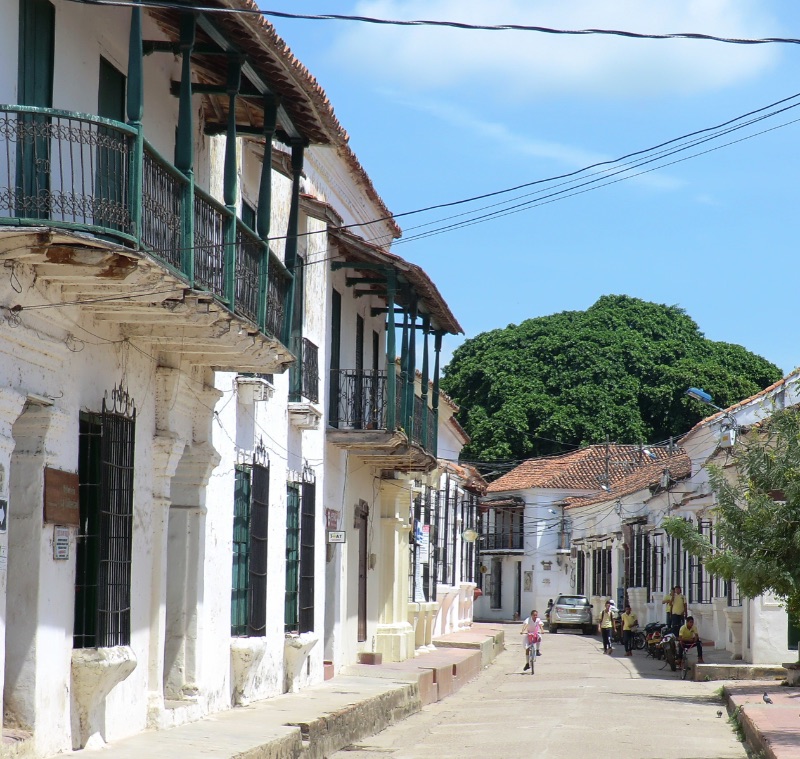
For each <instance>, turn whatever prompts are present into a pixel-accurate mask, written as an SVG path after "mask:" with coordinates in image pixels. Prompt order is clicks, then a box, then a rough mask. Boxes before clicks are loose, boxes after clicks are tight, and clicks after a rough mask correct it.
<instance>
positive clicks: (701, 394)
mask: <svg viewBox="0 0 800 759" xmlns="http://www.w3.org/2000/svg"><path fill="white" fill-rule="evenodd" d="M686 395H688V396H689V397H690V398H694V400H696V401H700V403H705V404H706V405H707V406H711V407H712V408H715V409H716V410H717V411H724V410H725V409H724V408H720V407H719V406H717V404H716V403H714V399H713V398H712V397H711V395H710V394H709V393H707V392H706V391H705V390H703V389H702V388H699V387H690V388H689V389H688V390H687V391H686Z"/></svg>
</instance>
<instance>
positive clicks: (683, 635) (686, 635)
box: [678, 617, 704, 664]
mask: <svg viewBox="0 0 800 759" xmlns="http://www.w3.org/2000/svg"><path fill="white" fill-rule="evenodd" d="M678 640H679V641H680V642H681V645H682V646H683V655H684V656H686V652H687V651H688V650H689V649H690V648H694V647H695V646H696V647H697V663H698V664H703V663H704V662H703V643H702V641H701V640H700V633H699V632H698V630H697V627H696V626H695V624H694V617H686V622H685V623H684V625H683V626H682V627H681V629H680V630H678Z"/></svg>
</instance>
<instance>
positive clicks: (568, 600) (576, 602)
mask: <svg viewBox="0 0 800 759" xmlns="http://www.w3.org/2000/svg"><path fill="white" fill-rule="evenodd" d="M556 603H557V604H558V605H559V606H588V605H589V602H588V601H587V600H586V599H585V598H584V597H583V596H559V597H558V601H556Z"/></svg>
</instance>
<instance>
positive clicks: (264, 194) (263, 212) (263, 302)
mask: <svg viewBox="0 0 800 759" xmlns="http://www.w3.org/2000/svg"><path fill="white" fill-rule="evenodd" d="M277 121H278V99H277V98H276V97H275V96H274V95H265V96H264V162H263V163H262V164H261V179H260V182H259V185H258V208H257V210H256V232H258V236H259V237H260V238H261V239H262V240H263V241H264V251H263V255H264V257H263V259H262V260H261V268H260V270H259V281H258V328H259V329H260V330H261V331H262V332H263V331H265V330H266V328H267V292H268V288H269V231H270V225H271V224H272V139H273V137H274V136H275V127H276V125H277Z"/></svg>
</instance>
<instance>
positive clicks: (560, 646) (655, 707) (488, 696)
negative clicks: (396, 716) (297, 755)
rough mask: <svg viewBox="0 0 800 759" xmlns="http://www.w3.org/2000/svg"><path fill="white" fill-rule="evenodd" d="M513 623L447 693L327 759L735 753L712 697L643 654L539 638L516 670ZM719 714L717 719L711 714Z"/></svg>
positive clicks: (584, 640)
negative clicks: (495, 648) (535, 653)
mask: <svg viewBox="0 0 800 759" xmlns="http://www.w3.org/2000/svg"><path fill="white" fill-rule="evenodd" d="M518 629H519V626H518V625H514V626H508V629H507V631H506V646H507V650H506V651H505V652H504V653H502V654H501V655H500V656H499V657H498V659H497V661H496V662H495V663H494V664H493V665H492V666H491V667H489V668H487V669H486V670H484V672H483V673H482V674H481V676H480V677H478V678H477V679H476V680H474V681H473V682H471V683H469V684H468V685H466V686H465V687H463V688H462V689H461V690H460V691H459V692H458V693H456V694H455V695H454V696H451V697H450V698H448V699H445V700H444V701H441V702H439V703H436V704H432V705H431V706H429V707H426V708H425V709H424V710H423V711H422V712H421V713H419V714H415V715H413V716H412V717H409V718H408V719H407V720H405V721H404V722H401V723H399V724H397V725H394V726H392V727H391V728H389V729H387V730H385V731H384V732H382V733H380V734H378V735H376V736H374V737H372V738H368V739H365V740H363V741H362V742H360V743H359V744H358V745H354V746H350V747H348V748H347V749H345V750H344V751H341V752H339V753H337V754H334V757H337V759H366V758H367V757H370V758H377V757H383V758H384V759H385V758H386V757H387V756H391V757H393V759H417V758H419V759H423V758H424V759H431V758H433V759H450V758H451V757H452V758H453V759H456V758H457V759H467V758H468V757H481V758H482V759H484V758H485V759H494V758H495V757H496V758H497V759H506V758H509V759H510V758H511V757H513V758H514V759H518V758H519V759H521V758H522V757H530V759H534V757H535V758H536V759H561V758H562V757H563V758H564V759H567V758H569V759H575V758H576V757H608V758H609V759H683V758H684V757H686V758H687V759H734V758H735V759H743V758H744V757H746V756H747V754H746V752H745V750H744V748H743V747H742V744H741V743H739V741H738V740H737V739H736V736H735V734H734V732H733V730H732V729H731V727H730V726H729V724H728V721H727V714H725V713H724V707H723V706H722V702H721V700H720V699H719V696H718V695H717V692H718V688H719V683H713V682H712V683H693V682H689V681H683V680H680V679H679V678H678V676H677V675H676V674H675V673H673V672H671V671H670V670H669V668H668V667H667V668H666V669H664V670H661V669H660V667H661V664H662V663H661V662H653V661H652V660H651V659H648V658H647V657H646V656H645V654H644V652H643V651H637V652H635V653H634V656H633V657H632V658H626V657H624V656H623V653H622V651H621V648H617V647H615V650H614V653H613V654H612V655H611V656H604V655H603V654H602V652H601V651H602V647H601V645H600V643H599V640H598V639H597V638H593V637H584V636H581V635H575V634H571V633H559V634H558V635H547V634H546V635H545V638H544V641H543V647H542V656H541V657H539V659H538V662H537V666H536V674H535V675H533V676H531V675H530V674H528V673H525V674H523V673H522V665H523V664H524V659H523V653H522V644H521V636H519V635H516V634H515V633H517V632H518ZM719 710H723V716H722V717H718V716H717V712H718V711H719Z"/></svg>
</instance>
